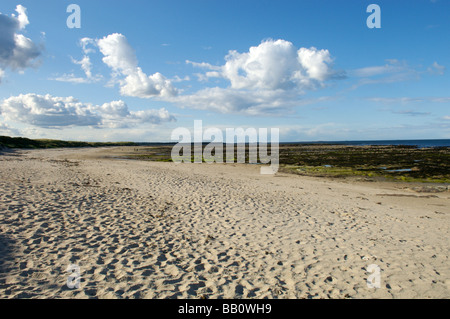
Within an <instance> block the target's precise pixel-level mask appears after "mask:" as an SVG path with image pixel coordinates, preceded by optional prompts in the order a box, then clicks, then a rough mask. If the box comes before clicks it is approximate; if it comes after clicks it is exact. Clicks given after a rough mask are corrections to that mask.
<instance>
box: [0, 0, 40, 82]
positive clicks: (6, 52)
mask: <svg viewBox="0 0 450 319" xmlns="http://www.w3.org/2000/svg"><path fill="white" fill-rule="evenodd" d="M16 12H17V13H18V15H17V16H16V15H14V14H13V15H11V16H8V15H5V14H2V13H0V30H1V32H0V69H1V72H0V73H1V74H3V72H4V70H5V69H6V68H9V69H11V70H14V71H16V70H19V71H20V70H23V69H25V68H28V67H32V66H35V63H36V58H37V57H39V56H40V54H41V48H40V47H39V46H37V45H36V44H35V43H34V42H33V41H31V40H30V39H29V38H27V37H25V36H24V35H23V34H20V33H19V32H20V31H21V30H23V29H24V28H25V27H26V26H27V25H28V24H29V20H28V16H27V13H26V8H25V7H23V6H21V5H18V6H17V7H16ZM1 74H0V75H1Z"/></svg>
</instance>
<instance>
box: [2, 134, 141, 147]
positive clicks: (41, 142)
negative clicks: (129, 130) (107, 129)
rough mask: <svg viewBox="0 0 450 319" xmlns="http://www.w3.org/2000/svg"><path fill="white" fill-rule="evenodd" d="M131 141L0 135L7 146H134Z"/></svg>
mask: <svg viewBox="0 0 450 319" xmlns="http://www.w3.org/2000/svg"><path fill="white" fill-rule="evenodd" d="M135 145H137V144H136V143H132V142H118V143H101V142H78V141H60V140H49V139H38V140H33V139H28V138H25V137H9V136H0V146H3V147H7V148H60V147H101V146H135Z"/></svg>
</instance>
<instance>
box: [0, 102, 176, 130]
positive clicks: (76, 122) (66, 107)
mask: <svg viewBox="0 0 450 319" xmlns="http://www.w3.org/2000/svg"><path fill="white" fill-rule="evenodd" d="M0 112H1V115H2V116H3V118H4V119H5V120H6V121H13V122H21V123H26V124H31V125H34V126H37V127H56V128H58V127H68V126H96V127H127V126H130V125H134V124H143V123H150V124H160V123H163V122H169V121H175V120H176V119H175V117H174V116H173V115H171V114H170V113H169V112H168V111H167V110H166V109H164V108H162V109H160V110H144V111H136V112H134V111H129V109H128V106H127V104H126V103H125V102H123V101H113V102H110V103H105V104H103V105H101V106H98V105H93V104H90V103H82V102H80V101H78V100H77V99H75V98H74V97H54V96H51V95H49V94H47V95H38V94H32V93H30V94H21V95H18V96H13V97H10V98H8V99H5V100H3V101H2V103H1V104H0Z"/></svg>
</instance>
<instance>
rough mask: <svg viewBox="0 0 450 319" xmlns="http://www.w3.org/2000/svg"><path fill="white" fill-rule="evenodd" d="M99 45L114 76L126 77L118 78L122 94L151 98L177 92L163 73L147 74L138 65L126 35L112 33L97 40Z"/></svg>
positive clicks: (168, 95) (171, 94) (170, 95)
mask: <svg viewBox="0 0 450 319" xmlns="http://www.w3.org/2000/svg"><path fill="white" fill-rule="evenodd" d="M97 45H98V47H99V49H100V52H101V53H102V54H103V55H104V57H103V62H104V63H105V64H106V65H108V66H109V67H110V68H111V69H112V70H113V71H114V73H113V77H114V78H115V77H120V76H124V77H125V78H124V79H119V80H118V82H119V84H120V92H121V94H122V95H125V96H133V97H140V98H151V97H157V96H161V97H172V96H175V95H176V94H177V90H176V89H175V88H174V87H173V85H172V82H171V81H170V80H168V79H166V78H165V77H164V76H163V75H162V74H161V73H158V72H157V73H155V74H152V75H147V74H145V73H144V72H143V71H142V69H141V68H140V67H138V61H137V58H136V55H135V52H134V50H133V49H132V47H131V46H130V44H129V43H128V40H127V39H126V37H125V36H124V35H122V34H119V33H113V34H110V35H108V36H106V37H103V38H102V39H100V40H97Z"/></svg>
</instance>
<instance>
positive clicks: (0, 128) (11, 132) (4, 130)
mask: <svg viewBox="0 0 450 319" xmlns="http://www.w3.org/2000/svg"><path fill="white" fill-rule="evenodd" d="M0 135H3V136H5V135H6V136H20V131H19V130H17V129H15V128H13V127H11V126H9V125H8V124H7V123H0Z"/></svg>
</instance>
